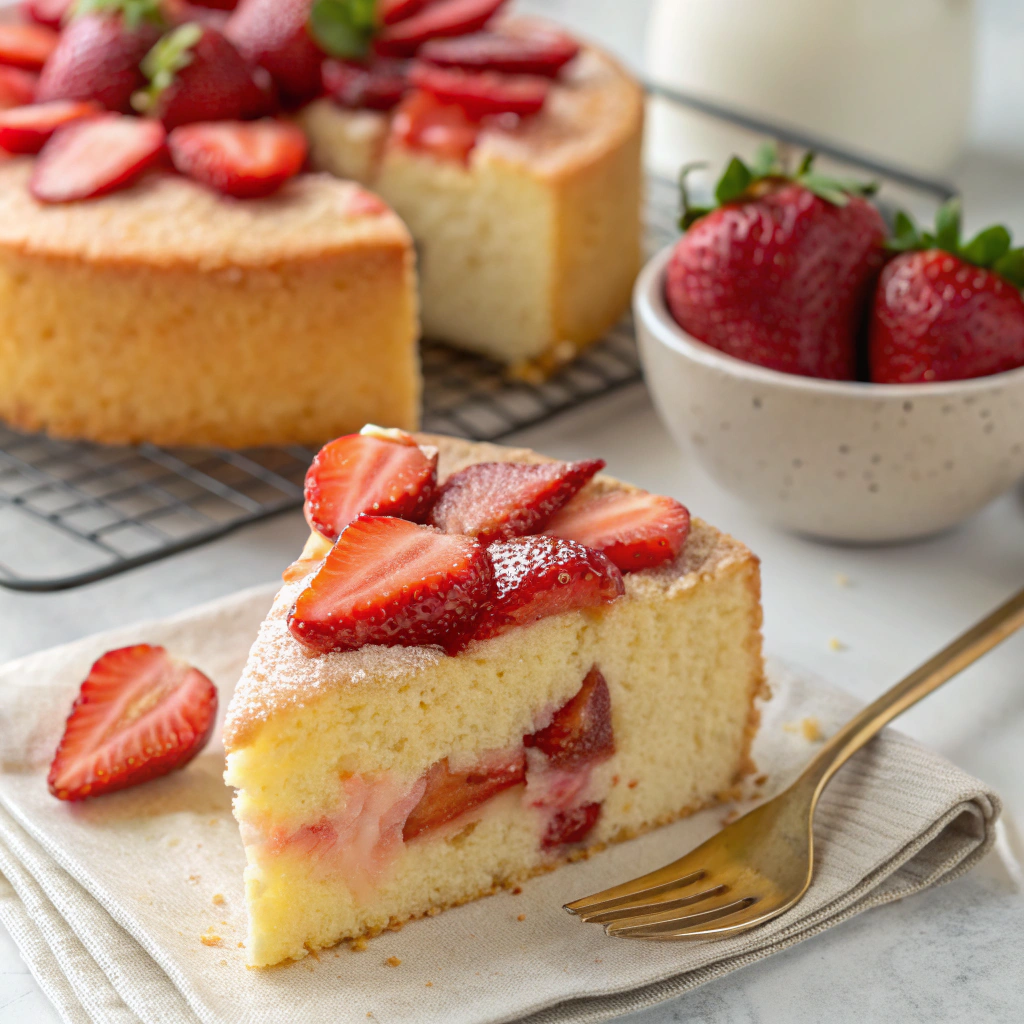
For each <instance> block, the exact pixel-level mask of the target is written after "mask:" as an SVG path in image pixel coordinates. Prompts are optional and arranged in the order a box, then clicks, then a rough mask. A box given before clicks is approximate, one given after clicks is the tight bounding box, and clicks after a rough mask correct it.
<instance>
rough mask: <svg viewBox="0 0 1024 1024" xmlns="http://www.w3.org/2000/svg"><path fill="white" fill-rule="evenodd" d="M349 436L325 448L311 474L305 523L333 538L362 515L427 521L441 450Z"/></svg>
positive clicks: (366, 435)
mask: <svg viewBox="0 0 1024 1024" xmlns="http://www.w3.org/2000/svg"><path fill="white" fill-rule="evenodd" d="M405 436H406V437H407V438H408V441H407V442H404V441H403V440H402V439H400V438H398V439H395V440H391V439H385V438H381V437H373V436H370V435H368V434H348V435H346V436H345V437H339V438H337V439H336V440H334V441H331V442H330V443H329V444H325V445H324V446H323V448H321V449H320V451H319V452H318V453H317V456H316V458H315V459H314V460H313V463H312V465H311V466H310V467H309V469H308V470H307V471H306V505H305V512H306V521H307V522H308V523H309V525H310V526H311V527H312V528H313V529H314V530H316V531H317V532H318V533H321V534H323V536H325V537H329V538H331V539H332V540H333V539H334V538H336V537H338V536H339V535H340V534H341V531H342V530H344V529H345V527H346V526H348V524H349V523H351V522H352V520H353V519H355V518H356V516H358V515H362V514H363V513H365V514H367V515H372V516H394V517H395V518H397V519H408V520H410V521H411V522H414V523H417V522H423V517H424V516H425V515H426V512H427V509H428V508H429V507H430V503H431V501H432V500H433V498H434V488H435V487H436V485H437V449H436V448H431V449H423V448H420V447H419V445H417V444H416V442H415V441H414V440H413V439H412V437H410V436H409V435H408V434H407V435H405Z"/></svg>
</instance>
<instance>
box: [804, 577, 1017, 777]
mask: <svg viewBox="0 0 1024 1024" xmlns="http://www.w3.org/2000/svg"><path fill="white" fill-rule="evenodd" d="M1022 626H1024V590H1021V591H1020V593H1018V594H1017V595H1016V596H1014V597H1011V598H1010V599H1009V601H1007V602H1006V603H1005V604H1002V605H1000V606H999V607H998V608H997V609H996V610H995V611H994V612H992V613H991V614H990V615H987V616H986V617H985V618H984V619H982V620H981V621H980V622H979V623H977V625H975V626H972V627H971V628H970V629H969V630H967V632H966V633H964V634H963V635H962V636H959V637H957V639H956V640H954V641H953V642H952V643H951V644H949V645H948V646H947V647H944V648H943V649H942V650H941V651H939V653H938V654H936V655H935V656H934V657H932V658H930V659H929V660H928V661H926V662H925V663H924V664H923V665H921V666H920V668H916V669H915V670H914V671H913V672H911V673H910V675H908V676H907V677H906V678H904V679H903V680H901V681H900V682H898V683H897V684H896V685H895V686H894V687H893V688H892V689H891V690H889V691H887V692H886V693H883V694H882V696H881V697H879V698H878V699H877V700H876V701H874V702H873V703H871V704H869V705H868V706H867V707H866V708H864V710H863V711H861V712H860V714H858V715H857V716H856V717H855V718H853V719H852V720H851V721H849V722H847V724H846V725H844V726H843V727H842V728H841V729H840V730H839V732H837V733H836V734H835V735H834V736H833V737H832V738H831V739H830V740H829V741H828V742H827V743H826V744H825V745H824V747H822V749H821V750H820V751H819V752H818V755H817V757H815V759H814V760H813V761H812V762H811V763H810V765H808V767H807V769H806V771H805V772H804V774H803V776H802V779H801V781H806V782H812V783H813V784H814V788H815V795H816V796H817V794H820V793H821V791H822V790H823V789H824V788H825V786H826V785H827V784H828V781H829V780H830V779H831V778H832V776H833V775H835V773H836V772H837V771H838V770H839V769H840V768H841V767H842V766H843V765H844V764H845V763H846V762H847V761H848V760H849V759H850V758H851V757H852V756H853V755H854V754H855V753H857V751H858V750H860V748H861V747H863V746H864V744H865V743H867V742H868V740H870V739H871V738H872V737H874V736H875V735H877V734H878V733H879V732H881V731H882V729H883V728H885V726H886V725H888V724H889V723H890V722H891V721H892V720H893V719H894V718H895V717H896V716H897V715H902V714H903V712H904V711H906V710H907V708H909V707H911V706H913V705H914V704H916V703H917V702H918V701H919V700H921V699H922V698H924V697H927V696H928V694H930V693H931V692H932V691H934V690H937V689H938V688H939V687H940V686H941V685H942V684H943V683H944V682H946V681H947V680H949V679H951V678H952V677H953V676H955V675H956V674H957V673H959V672H962V671H963V670H964V669H965V668H967V666H968V665H971V664H973V663H974V662H975V661H977V660H978V658H980V657H981V656H982V655H983V654H986V653H988V651H990V650H992V648H993V647H995V646H996V644H999V643H1002V641H1003V640H1005V639H1006V638H1007V637H1009V636H1010V635H1011V634H1013V633H1015V632H1016V631H1017V630H1018V629H1020V628H1021V627H1022Z"/></svg>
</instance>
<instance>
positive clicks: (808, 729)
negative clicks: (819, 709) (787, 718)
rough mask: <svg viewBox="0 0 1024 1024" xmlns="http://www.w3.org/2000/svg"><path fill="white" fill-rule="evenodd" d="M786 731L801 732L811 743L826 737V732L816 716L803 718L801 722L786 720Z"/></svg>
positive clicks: (784, 726)
mask: <svg viewBox="0 0 1024 1024" xmlns="http://www.w3.org/2000/svg"><path fill="white" fill-rule="evenodd" d="M782 728H783V729H785V730H786V732H796V733H800V735H802V736H803V738H804V739H805V740H807V741H808V742H809V743H816V742H817V741H818V740H820V739H824V733H822V731H821V726H820V725H819V724H818V720H817V719H816V718H801V719H800V721H799V722H786V723H785V724H784V725H783V726H782Z"/></svg>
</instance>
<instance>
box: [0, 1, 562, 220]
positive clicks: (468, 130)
mask: <svg viewBox="0 0 1024 1024" xmlns="http://www.w3.org/2000/svg"><path fill="white" fill-rule="evenodd" d="M503 7H504V0H422V2H416V0H399V2H395V0H379V2H375V0H241V2H239V3H237V4H234V3H231V2H229V0H213V2H211V3H207V4H204V5H202V6H199V5H195V4H191V3H186V2H185V0H76V2H74V3H69V2H67V0H32V2H30V3H28V4H26V5H24V6H23V8H22V14H23V19H24V20H23V21H22V22H19V23H16V24H5V25H0V111H3V110H5V109H13V110H14V111H16V113H14V114H12V115H11V116H10V118H8V119H7V120H6V121H5V122H4V123H3V124H0V149H3V150H5V151H7V152H10V153H18V154H25V153H29V154H31V153H37V152H40V151H41V150H42V151H43V156H45V150H46V149H47V147H49V146H50V145H51V143H52V144H53V145H54V147H55V148H58V147H59V145H60V136H61V134H62V133H63V126H64V125H65V124H66V123H69V122H71V121H77V120H80V119H82V118H86V117H88V116H95V115H98V114H99V113H101V112H103V111H109V112H113V113H119V114H122V115H125V116H135V117H141V118H142V119H145V120H150V119H154V120H159V121H161V122H162V123H163V125H164V126H165V127H166V128H167V130H168V131H171V130H173V129H177V128H180V127H183V126H186V125H188V126H200V125H202V126H204V128H203V129H202V130H200V129H199V128H198V127H197V128H196V130H195V131H194V132H190V133H189V135H188V136H186V137H185V138H181V137H179V138H178V139H177V140H175V139H173V138H172V139H171V145H170V154H169V155H170V160H167V159H163V160H159V161H154V163H157V164H159V165H160V166H163V167H165V168H166V167H167V166H168V165H171V166H173V168H174V169H175V170H176V171H178V172H179V173H181V174H184V175H185V176H187V177H191V178H193V179H194V180H196V181H198V182H200V183H201V184H203V185H206V186H208V187H210V188H213V189H215V190H217V191H219V192H222V193H224V194H225V195H229V196H232V197H235V198H258V197H262V196H266V195H269V194H271V193H272V192H274V191H276V190H277V189H279V188H280V187H281V186H282V185H283V184H284V183H285V182H286V181H287V180H288V179H289V178H291V177H294V176H295V175H296V174H298V173H300V171H301V170H302V169H303V166H304V163H305V159H306V148H305V147H304V146H300V145H299V144H298V143H296V142H295V141H294V140H293V139H291V138H289V137H288V136H287V135H286V133H285V130H284V128H283V122H279V123H281V124H282V127H281V129H280V130H278V129H271V128H268V127H265V126H264V127H260V128H252V129H250V128H248V127H246V125H247V123H248V122H250V121H254V120H255V119H258V118H265V117H273V116H276V115H277V114H278V112H279V111H280V110H281V108H282V106H283V107H284V108H286V109H288V110H291V109H294V108H296V107H298V106H301V105H303V104H306V103H308V102H310V101H311V100H314V99H316V98H317V97H319V96H322V95H326V96H328V97H330V98H332V99H333V100H334V102H336V103H337V104H338V105H339V106H341V107H345V108H349V109H360V108H362V109H367V110H374V111H394V114H395V116H394V119H393V123H392V127H391V134H392V137H393V138H394V139H395V140H396V141H398V142H400V143H402V144H404V145H407V146H410V147H414V148H417V149H422V150H426V151H429V152H431V153H432V154H433V155H435V156H438V157H441V158H443V159H449V160H455V161H465V160H466V159H467V158H468V156H469V154H470V153H471V151H472V150H473V148H474V146H475V145H476V141H477V137H478V134H479V132H480V130H481V129H482V128H484V127H488V126H490V127H494V128H509V127H514V126H515V124H516V123H517V122H518V121H519V120H521V119H523V118H530V117H533V116H535V115H537V114H538V113H540V112H541V111H542V109H543V108H544V105H545V103H546V101H547V98H548V94H549V92H550V90H551V87H552V82H553V81H554V80H556V79H557V78H558V77H559V76H560V75H561V74H562V72H563V70H564V68H565V67H566V66H567V65H568V64H570V63H571V62H572V60H573V59H574V58H575V56H576V55H577V53H578V52H579V46H578V44H576V43H575V42H574V41H573V40H572V39H570V38H568V37H567V36H565V35H563V34H562V33H559V32H555V31H551V30H548V29H544V28H531V29H530V30H529V31H523V30H521V29H517V31H516V32H514V33H509V32H504V31H502V27H501V24H500V23H499V22H498V21H497V20H496V15H498V14H499V13H500V12H501V9H502V8H503ZM57 103H61V104H63V106H59V107H58V106H54V104H57ZM72 104H78V105H79V106H72ZM81 104H88V105H89V106H81ZM210 123H216V124H219V125H223V126H224V127H223V129H222V130H213V129H207V128H206V127H205V126H206V125H208V124H210ZM26 126H27V127H26ZM139 137H141V133H139ZM186 140H187V141H186ZM161 155H162V153H161ZM43 156H41V159H42V158H43ZM89 158H90V159H93V160H94V161H96V162H97V166H93V167H85V168H81V167H80V168H78V169H76V172H75V177H76V182H75V183H74V184H69V185H68V186H67V187H63V188H62V187H59V186H55V185H52V184H51V185H48V186H46V187H42V188H39V189H36V190H34V191H33V194H34V195H35V196H36V198H37V199H39V200H40V201H41V202H46V203H50V202H68V201H72V200H83V199H89V198H92V197H93V196H99V195H103V194H105V193H106V192H109V191H112V190H114V189H120V188H125V187H127V186H129V185H130V184H131V183H132V182H133V181H134V180H135V178H136V177H137V173H136V171H135V170H134V169H133V168H132V167H130V166H128V164H127V163H126V162H124V161H125V160H126V158H122V162H123V167H122V169H121V171H120V172H114V171H112V170H111V169H110V166H109V164H110V161H109V160H102V159H101V154H99V153H98V151H91V152H90V154H89ZM82 159H86V156H85V154H84V153H83V155H82ZM100 165H102V166H100ZM51 166H56V167H58V168H60V167H62V166H63V163H62V162H61V161H53V162H52V164H51ZM147 166H148V165H147ZM144 169H146V168H145V167H144V168H142V170H144ZM139 173H141V171H139ZM87 179H93V180H95V181H96V182H97V186H96V187H95V188H94V189H88V188H83V187H82V186H81V184H80V182H81V181H82V180H87Z"/></svg>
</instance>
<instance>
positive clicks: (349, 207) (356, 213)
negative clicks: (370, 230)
mask: <svg viewBox="0 0 1024 1024" xmlns="http://www.w3.org/2000/svg"><path fill="white" fill-rule="evenodd" d="M390 209H391V207H390V206H388V204H387V203H385V202H384V200H383V199H381V197H380V196H375V195H374V194H373V193H372V192H367V191H366V189H365V188H356V189H353V190H352V193H351V194H350V195H349V197H348V199H347V200H346V201H345V212H346V213H347V214H348V215H349V216H350V217H380V216H381V215H382V214H385V213H388V212H389V211H390ZM402 518H403V519H408V518H409V517H408V516H402Z"/></svg>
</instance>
